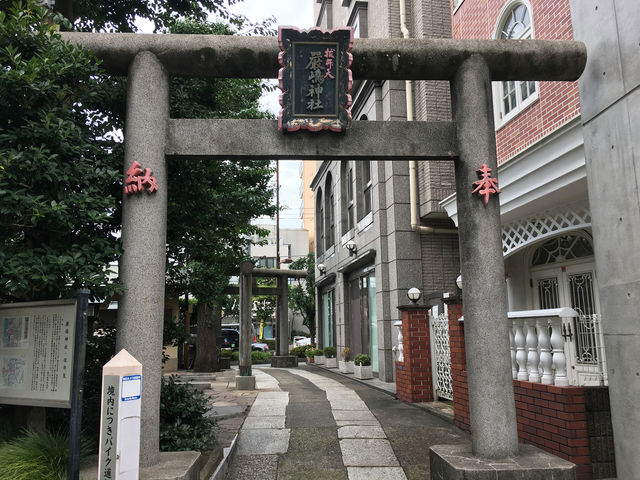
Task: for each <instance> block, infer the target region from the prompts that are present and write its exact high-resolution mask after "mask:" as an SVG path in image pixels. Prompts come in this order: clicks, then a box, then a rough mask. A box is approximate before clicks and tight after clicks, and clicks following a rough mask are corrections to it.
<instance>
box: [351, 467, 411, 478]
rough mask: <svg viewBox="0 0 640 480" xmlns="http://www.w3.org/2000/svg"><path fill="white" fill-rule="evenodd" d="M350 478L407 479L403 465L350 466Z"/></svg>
mask: <svg viewBox="0 0 640 480" xmlns="http://www.w3.org/2000/svg"><path fill="white" fill-rule="evenodd" d="M347 473H348V475H349V480H372V479H375V480H406V479H407V476H406V475H405V474H404V470H402V468H401V467H349V468H347Z"/></svg>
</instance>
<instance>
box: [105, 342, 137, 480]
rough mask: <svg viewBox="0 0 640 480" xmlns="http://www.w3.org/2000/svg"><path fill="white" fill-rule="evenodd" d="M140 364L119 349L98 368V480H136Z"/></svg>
mask: <svg viewBox="0 0 640 480" xmlns="http://www.w3.org/2000/svg"><path fill="white" fill-rule="evenodd" d="M141 392H142V364H141V363H140V362H138V361H137V360H136V359H135V358H133V356H131V354H130V353H129V352H127V351H126V350H124V349H122V350H120V352H119V353H118V354H117V355H116V356H115V357H113V358H112V359H111V361H109V362H108V363H106V364H105V365H104V367H102V403H101V405H102V406H101V417H100V455H99V459H98V465H99V471H98V473H99V479H100V480H115V479H117V480H128V479H131V480H138V471H139V468H140V467H139V464H140V406H141V403H142V402H141V400H140V397H141Z"/></svg>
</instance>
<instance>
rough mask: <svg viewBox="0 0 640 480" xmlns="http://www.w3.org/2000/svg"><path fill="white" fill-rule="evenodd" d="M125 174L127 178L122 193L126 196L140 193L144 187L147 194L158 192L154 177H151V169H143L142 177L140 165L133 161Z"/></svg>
mask: <svg viewBox="0 0 640 480" xmlns="http://www.w3.org/2000/svg"><path fill="white" fill-rule="evenodd" d="M126 174H127V178H125V179H124V183H125V186H124V193H126V194H127V195H128V194H131V193H142V191H143V190H144V187H145V185H146V186H147V192H149V193H153V192H155V191H157V190H158V183H157V181H156V177H153V176H151V169H150V168H145V169H144V175H142V165H140V164H139V163H138V162H137V161H135V160H134V162H133V163H132V164H131V167H129V170H127V172H126Z"/></svg>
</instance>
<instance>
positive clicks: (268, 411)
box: [249, 400, 287, 417]
mask: <svg viewBox="0 0 640 480" xmlns="http://www.w3.org/2000/svg"><path fill="white" fill-rule="evenodd" d="M286 409H287V404H286V403H283V402H280V401H278V400H273V403H266V402H262V403H258V402H257V401H256V402H254V404H253V405H252V406H251V410H250V411H249V416H250V417H276V416H281V417H284V415H285V412H286Z"/></svg>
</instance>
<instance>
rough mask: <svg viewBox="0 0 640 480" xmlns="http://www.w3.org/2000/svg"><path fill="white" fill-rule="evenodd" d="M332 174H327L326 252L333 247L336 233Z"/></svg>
mask: <svg viewBox="0 0 640 480" xmlns="http://www.w3.org/2000/svg"><path fill="white" fill-rule="evenodd" d="M331 181H332V178H331V173H328V174H327V179H326V180H325V187H324V215H325V218H324V228H325V232H324V239H325V250H328V249H329V248H330V247H332V246H333V243H334V241H335V233H336V221H335V209H334V207H333V205H334V202H333V200H334V199H333V186H332V185H331Z"/></svg>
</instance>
